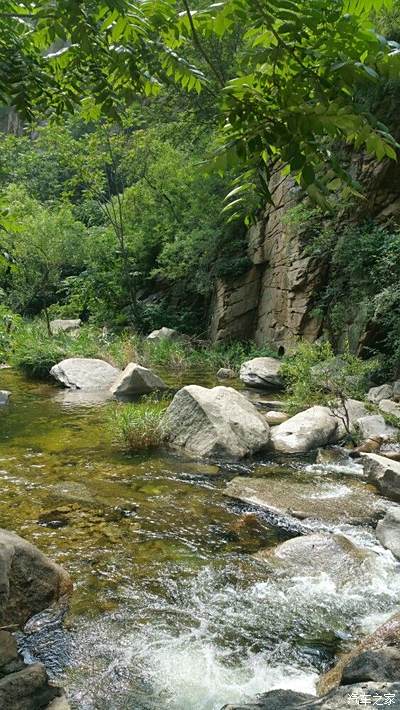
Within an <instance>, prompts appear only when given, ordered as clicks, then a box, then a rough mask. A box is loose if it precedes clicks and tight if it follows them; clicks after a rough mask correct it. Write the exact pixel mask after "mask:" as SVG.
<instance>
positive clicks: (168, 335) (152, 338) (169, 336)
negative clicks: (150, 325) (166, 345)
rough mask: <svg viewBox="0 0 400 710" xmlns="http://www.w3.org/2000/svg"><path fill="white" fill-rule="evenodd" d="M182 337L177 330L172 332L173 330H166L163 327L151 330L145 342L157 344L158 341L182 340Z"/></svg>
mask: <svg viewBox="0 0 400 710" xmlns="http://www.w3.org/2000/svg"><path fill="white" fill-rule="evenodd" d="M183 338H184V336H183V335H182V334H181V333H178V331H177V330H174V329H173V328H166V327H165V326H164V327H163V328H159V329H158V330H153V331H152V332H151V333H150V334H149V335H148V336H147V338H146V340H148V341H149V343H156V342H159V341H160V340H173V341H177V340H182V339H183Z"/></svg>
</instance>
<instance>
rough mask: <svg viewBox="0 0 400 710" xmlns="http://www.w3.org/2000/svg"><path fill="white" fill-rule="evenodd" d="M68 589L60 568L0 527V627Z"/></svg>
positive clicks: (19, 622)
mask: <svg viewBox="0 0 400 710" xmlns="http://www.w3.org/2000/svg"><path fill="white" fill-rule="evenodd" d="M71 591H72V582H71V579H70V577H69V575H68V574H67V573H66V572H65V570H63V568H62V567H60V566H59V565H57V564H55V563H54V562H52V561H51V560H49V559H48V558H47V557H46V556H45V555H44V554H43V553H42V552H40V550H38V549H37V547H35V546H34V545H31V544H30V543H29V542H27V541H26V540H24V539H23V538H22V537H19V535H15V534H14V533H12V532H8V531H7V530H2V529H0V627H1V626H4V625H10V624H11V625H14V624H15V625H17V626H20V627H22V626H23V625H24V624H25V623H26V621H27V620H28V619H29V618H30V617H31V616H33V615H34V614H37V613H38V612H39V611H42V610H43V609H46V608H47V607H48V606H50V605H51V604H53V603H54V602H56V601H57V600H58V599H60V598H61V597H63V596H64V595H66V594H69V593H70V592H71ZM0 706H1V705H0Z"/></svg>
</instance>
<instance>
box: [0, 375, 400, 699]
mask: <svg viewBox="0 0 400 710" xmlns="http://www.w3.org/2000/svg"><path fill="white" fill-rule="evenodd" d="M0 378H1V386H2V387H5V388H7V389H9V390H11V391H12V393H13V395H12V403H11V405H10V407H9V409H8V411H3V412H1V415H0V482H1V490H2V496H1V503H0V526H1V527H5V528H8V529H12V530H15V531H16V532H17V533H19V534H21V535H23V536H25V537H26V538H28V539H29V540H31V541H32V542H33V543H35V544H37V545H38V546H39V547H40V548H41V549H42V550H43V551H44V552H45V553H46V554H48V555H49V556H50V557H52V558H53V559H55V560H56V561H58V562H59V563H61V564H63V565H64V566H65V567H66V568H67V569H68V570H69V572H70V573H71V576H72V577H73V579H74V583H75V592H74V595H73V597H72V605H71V610H70V612H69V614H68V616H67V619H66V623H65V625H64V627H63V626H62V625H61V619H60V618H59V615H58V614H57V612H49V613H46V614H44V615H42V616H39V617H38V618H36V619H34V620H32V621H31V622H29V624H28V628H27V633H26V634H25V636H24V637H21V644H22V646H23V648H24V650H25V653H26V655H27V657H29V658H40V659H42V660H43V661H44V662H46V664H47V666H48V668H49V669H50V671H51V672H52V673H53V675H54V676H55V677H57V678H61V679H62V680H63V682H64V683H65V684H66V686H67V690H68V694H69V697H70V699H71V702H72V706H73V707H74V708H79V710H91V709H93V708H96V709H97V708H98V709H99V710H103V709H104V710H105V709H106V708H107V709H110V710H122V709H124V708H129V709H132V710H133V709H135V710H155V709H156V708H157V709H161V708H162V709H165V710H168V709H170V710H219V708H220V707H221V706H222V705H223V704H224V703H226V702H240V701H243V700H245V699H247V698H250V697H252V696H254V695H255V694H256V693H257V692H261V691H265V690H268V689H270V688H277V687H289V688H295V689H302V690H305V691H310V692H312V691H313V688H314V683H315V679H316V676H317V673H318V672H320V671H321V670H322V669H323V668H324V667H326V665H327V663H329V662H330V660H331V659H332V657H333V654H334V653H335V652H336V650H337V648H338V647H339V645H340V644H341V643H343V640H346V638H349V637H351V636H354V635H357V634H358V633H359V632H360V625H361V624H362V623H364V622H365V619H368V618H370V617H371V615H378V616H379V615H385V614H386V615H387V614H388V613H389V612H390V610H391V609H393V608H394V607H395V606H396V603H397V599H398V594H399V591H400V581H399V575H398V574H397V568H396V564H395V563H394V560H393V558H391V556H390V555H389V554H385V553H383V552H382V551H379V552H377V553H376V556H377V563H376V565H374V567H373V568H371V569H369V568H368V569H367V568H365V567H363V568H361V567H360V568H359V570H358V572H356V573H355V577H354V578H352V579H351V580H342V581H341V580H338V579H334V578H333V577H331V576H330V575H329V573H328V572H327V573H324V574H321V573H318V574H316V575H312V574H309V575H308V576H304V575H301V574H298V573H293V574H290V575H286V576H285V575H282V574H280V573H271V572H270V571H268V570H267V569H266V567H265V565H264V564H262V563H260V562H258V561H257V560H255V559H254V558H253V557H251V553H254V552H256V551H258V550H259V549H261V548H265V547H268V546H271V547H272V546H274V545H276V543H277V542H279V541H281V540H284V539H286V538H287V537H288V536H289V535H293V534H296V531H294V530H291V531H289V532H288V531H287V530H284V529H281V528H280V526H279V525H276V524H272V523H273V522H274V521H272V522H271V520H270V519H268V518H267V517H266V516H263V515H261V514H259V511H257V509H255V508H253V509H251V508H247V509H246V508H244V507H243V506H241V505H239V504H233V503H231V502H229V500H228V499H227V498H226V497H225V496H224V493H223V492H224V487H225V485H226V481H227V480H229V478H232V477H233V476H235V475H238V474H239V475H251V473H252V470H253V467H254V466H255V464H253V463H251V462H249V463H246V464H240V465H237V466H223V465H221V466H216V465H207V464H204V463H199V462H193V461H185V460H183V459H181V458H179V457H176V456H170V455H168V454H167V453H166V452H163V451H154V452H153V453H151V454H146V455H142V456H127V455H124V454H122V453H120V452H118V451H115V450H114V449H113V447H112V445H111V442H110V440H109V435H108V433H107V427H106V425H105V423H106V419H107V415H108V409H109V407H110V406H111V405H110V403H109V402H91V403H87V402H86V403H82V402H78V403H76V402H75V405H76V406H74V402H73V401H72V402H71V399H70V398H67V399H65V398H63V397H60V391H59V390H57V389H56V388H54V386H52V385H50V384H48V383H45V384H41V383H35V382H33V381H26V380H25V379H24V378H23V377H21V376H20V375H18V374H16V373H14V372H12V371H2V372H1V373H0ZM191 379H192V381H193V377H192V378H191ZM198 379H199V381H200V382H201V383H204V384H207V382H205V381H204V374H201V375H199V378H198ZM211 384H212V383H211ZM259 463H260V462H258V464H259ZM309 463H310V462H309V461H304V462H303V463H302V462H299V461H296V462H294V463H289V464H288V463H286V462H282V461H274V462H270V463H268V460H266V459H264V460H263V461H261V464H262V466H263V468H264V473H267V472H268V471H270V472H271V474H273V475H275V476H279V475H280V472H281V471H282V475H284V476H288V474H292V473H293V472H295V475H296V476H302V475H304V476H307V475H309V474H308V471H307V467H309ZM258 475H259V474H258ZM335 475H339V474H337V473H336V474H335ZM246 510H247V511H249V510H250V513H248V514H246V515H245V514H244V511H246ZM251 510H253V512H251ZM275 523H276V521H275ZM357 534H358V540H359V541H361V543H362V544H365V545H367V546H369V547H371V548H373V546H374V539H373V536H372V535H371V532H370V531H368V530H366V531H362V530H361V531H358V533H357ZM249 553H250V554H249Z"/></svg>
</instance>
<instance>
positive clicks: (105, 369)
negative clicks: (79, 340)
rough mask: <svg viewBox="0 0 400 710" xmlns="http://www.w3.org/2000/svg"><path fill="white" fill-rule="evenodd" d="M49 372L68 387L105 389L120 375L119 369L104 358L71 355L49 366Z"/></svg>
mask: <svg viewBox="0 0 400 710" xmlns="http://www.w3.org/2000/svg"><path fill="white" fill-rule="evenodd" d="M50 374H51V375H52V376H53V377H55V379H56V380H57V381H58V382H60V384H62V385H64V387H69V388H70V389H77V390H105V389H106V390H107V389H109V388H110V387H111V385H112V384H113V383H114V382H115V381H116V379H117V377H119V375H120V370H118V369H117V368H116V367H113V366H112V365H110V364H109V363H108V362H105V361H104V360H97V359H96V358H85V357H71V358H67V359H66V360H62V361H61V362H59V363H58V364H57V365H54V367H52V368H51V370H50Z"/></svg>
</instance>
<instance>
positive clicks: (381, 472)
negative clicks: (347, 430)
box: [361, 454, 400, 502]
mask: <svg viewBox="0 0 400 710" xmlns="http://www.w3.org/2000/svg"><path fill="white" fill-rule="evenodd" d="M361 455H362V460H363V466H364V473H365V476H366V478H367V479H368V481H371V482H372V483H375V485H376V486H377V488H378V489H379V491H380V492H381V493H382V495H384V496H387V497H388V498H390V499H391V500H395V501H399V502H400V462H399V461H393V460H392V459H388V458H387V457H386V456H379V455H378V454H361Z"/></svg>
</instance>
